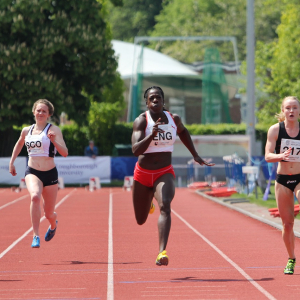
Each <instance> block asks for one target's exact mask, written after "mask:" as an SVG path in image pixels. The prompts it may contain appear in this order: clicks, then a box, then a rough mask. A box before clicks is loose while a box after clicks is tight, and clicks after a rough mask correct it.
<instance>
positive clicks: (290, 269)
mask: <svg viewBox="0 0 300 300" xmlns="http://www.w3.org/2000/svg"><path fill="white" fill-rule="evenodd" d="M295 265H296V259H295V258H294V259H292V258H289V260H288V262H287V265H286V267H285V269H284V271H283V272H284V274H287V275H293V274H294V269H295Z"/></svg>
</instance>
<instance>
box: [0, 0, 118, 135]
mask: <svg viewBox="0 0 300 300" xmlns="http://www.w3.org/2000/svg"><path fill="white" fill-rule="evenodd" d="M104 13H105V12H104V10H103V8H102V5H101V4H100V3H98V2H97V1H95V0H84V1H78V0H69V1H48V0H39V1H38V0H32V1H25V0H19V1H9V0H2V1H1V4H0V28H1V31H0V52H1V57H0V82H1V85H0V107H1V110H0V130H5V129H6V128H9V127H12V126H13V124H17V125H20V124H22V123H23V122H26V123H31V122H32V112H31V109H32V104H33V102H34V101H36V100H37V99H39V98H47V99H49V100H50V101H51V102H53V104H54V106H55V109H56V115H55V116H56V118H58V115H59V113H60V112H62V111H65V112H66V113H67V114H68V116H69V118H70V119H73V120H75V121H76V122H77V123H79V124H82V123H84V122H85V120H86V116H87V113H88V111H89V106H90V100H89V97H87V96H86V95H93V99H94V101H97V102H98V101H99V102H100V101H103V100H105V99H104V97H103V89H104V88H105V87H107V88H111V82H113V81H114V78H115V76H116V73H115V71H116V67H117V62H116V60H115V58H114V52H113V50H112V48H111V44H110V32H109V30H108V29H107V25H106V23H105V21H104V18H103V16H104ZM82 90H84V91H85V94H83V93H82Z"/></svg>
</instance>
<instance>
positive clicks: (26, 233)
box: [0, 189, 76, 258]
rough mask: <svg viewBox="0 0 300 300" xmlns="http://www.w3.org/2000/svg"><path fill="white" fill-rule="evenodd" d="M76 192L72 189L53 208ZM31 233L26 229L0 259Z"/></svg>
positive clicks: (43, 218) (0, 255) (1, 254)
mask: <svg viewBox="0 0 300 300" xmlns="http://www.w3.org/2000/svg"><path fill="white" fill-rule="evenodd" d="M74 191H76V189H74V190H73V191H71V192H70V193H69V194H68V195H66V196H65V197H64V198H62V199H61V200H60V201H59V202H58V203H57V204H56V205H55V208H58V207H59V206H60V205H61V204H62V203H63V202H65V200H66V199H68V198H69V197H70V196H71V194H72V193H73V192H74ZM45 219H46V218H45V216H43V217H42V218H41V219H40V222H42V221H44V220H45ZM31 231H32V227H31V228H30V229H28V230H27V231H26V232H25V233H24V234H23V235H22V236H20V237H19V238H18V239H17V240H15V241H14V242H13V243H12V244H11V245H10V246H9V247H7V248H6V249H5V250H4V251H3V252H2V253H0V258H2V257H3V256H4V255H5V254H6V253H7V252H9V251H10V250H11V249H13V248H14V247H15V246H16V245H17V244H18V243H19V242H21V241H22V240H23V239H24V238H25V237H26V236H27V235H28V234H29V233H30V232H31Z"/></svg>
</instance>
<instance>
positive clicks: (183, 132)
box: [172, 114, 215, 166]
mask: <svg viewBox="0 0 300 300" xmlns="http://www.w3.org/2000/svg"><path fill="white" fill-rule="evenodd" d="M172 116H173V118H174V121H175V124H176V126H177V134H178V136H179V138H180V140H181V141H182V143H183V144H184V145H185V146H186V148H187V149H188V150H189V151H190V152H191V154H192V155H193V157H194V160H195V161H196V162H197V163H199V164H200V165H206V166H214V165H215V164H214V163H209V162H207V161H205V160H203V159H202V158H201V157H200V156H199V154H198V153H197V151H196V149H195V146H194V143H193V141H192V138H191V135H190V133H189V131H188V130H187V129H186V127H185V126H184V125H183V123H182V121H181V118H180V117H179V116H178V115H176V114H174V115H172Z"/></svg>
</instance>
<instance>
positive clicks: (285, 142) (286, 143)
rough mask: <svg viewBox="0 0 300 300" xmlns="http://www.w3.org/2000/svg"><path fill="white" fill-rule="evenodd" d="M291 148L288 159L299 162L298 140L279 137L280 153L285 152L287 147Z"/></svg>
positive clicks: (299, 149)
mask: <svg viewBox="0 0 300 300" xmlns="http://www.w3.org/2000/svg"><path fill="white" fill-rule="evenodd" d="M290 147H291V148H292V151H291V154H290V156H289V158H290V159H289V161H296V162H300V141H298V140H290V139H281V147H280V153H283V152H285V151H286V150H288V149H289V148H290Z"/></svg>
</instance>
